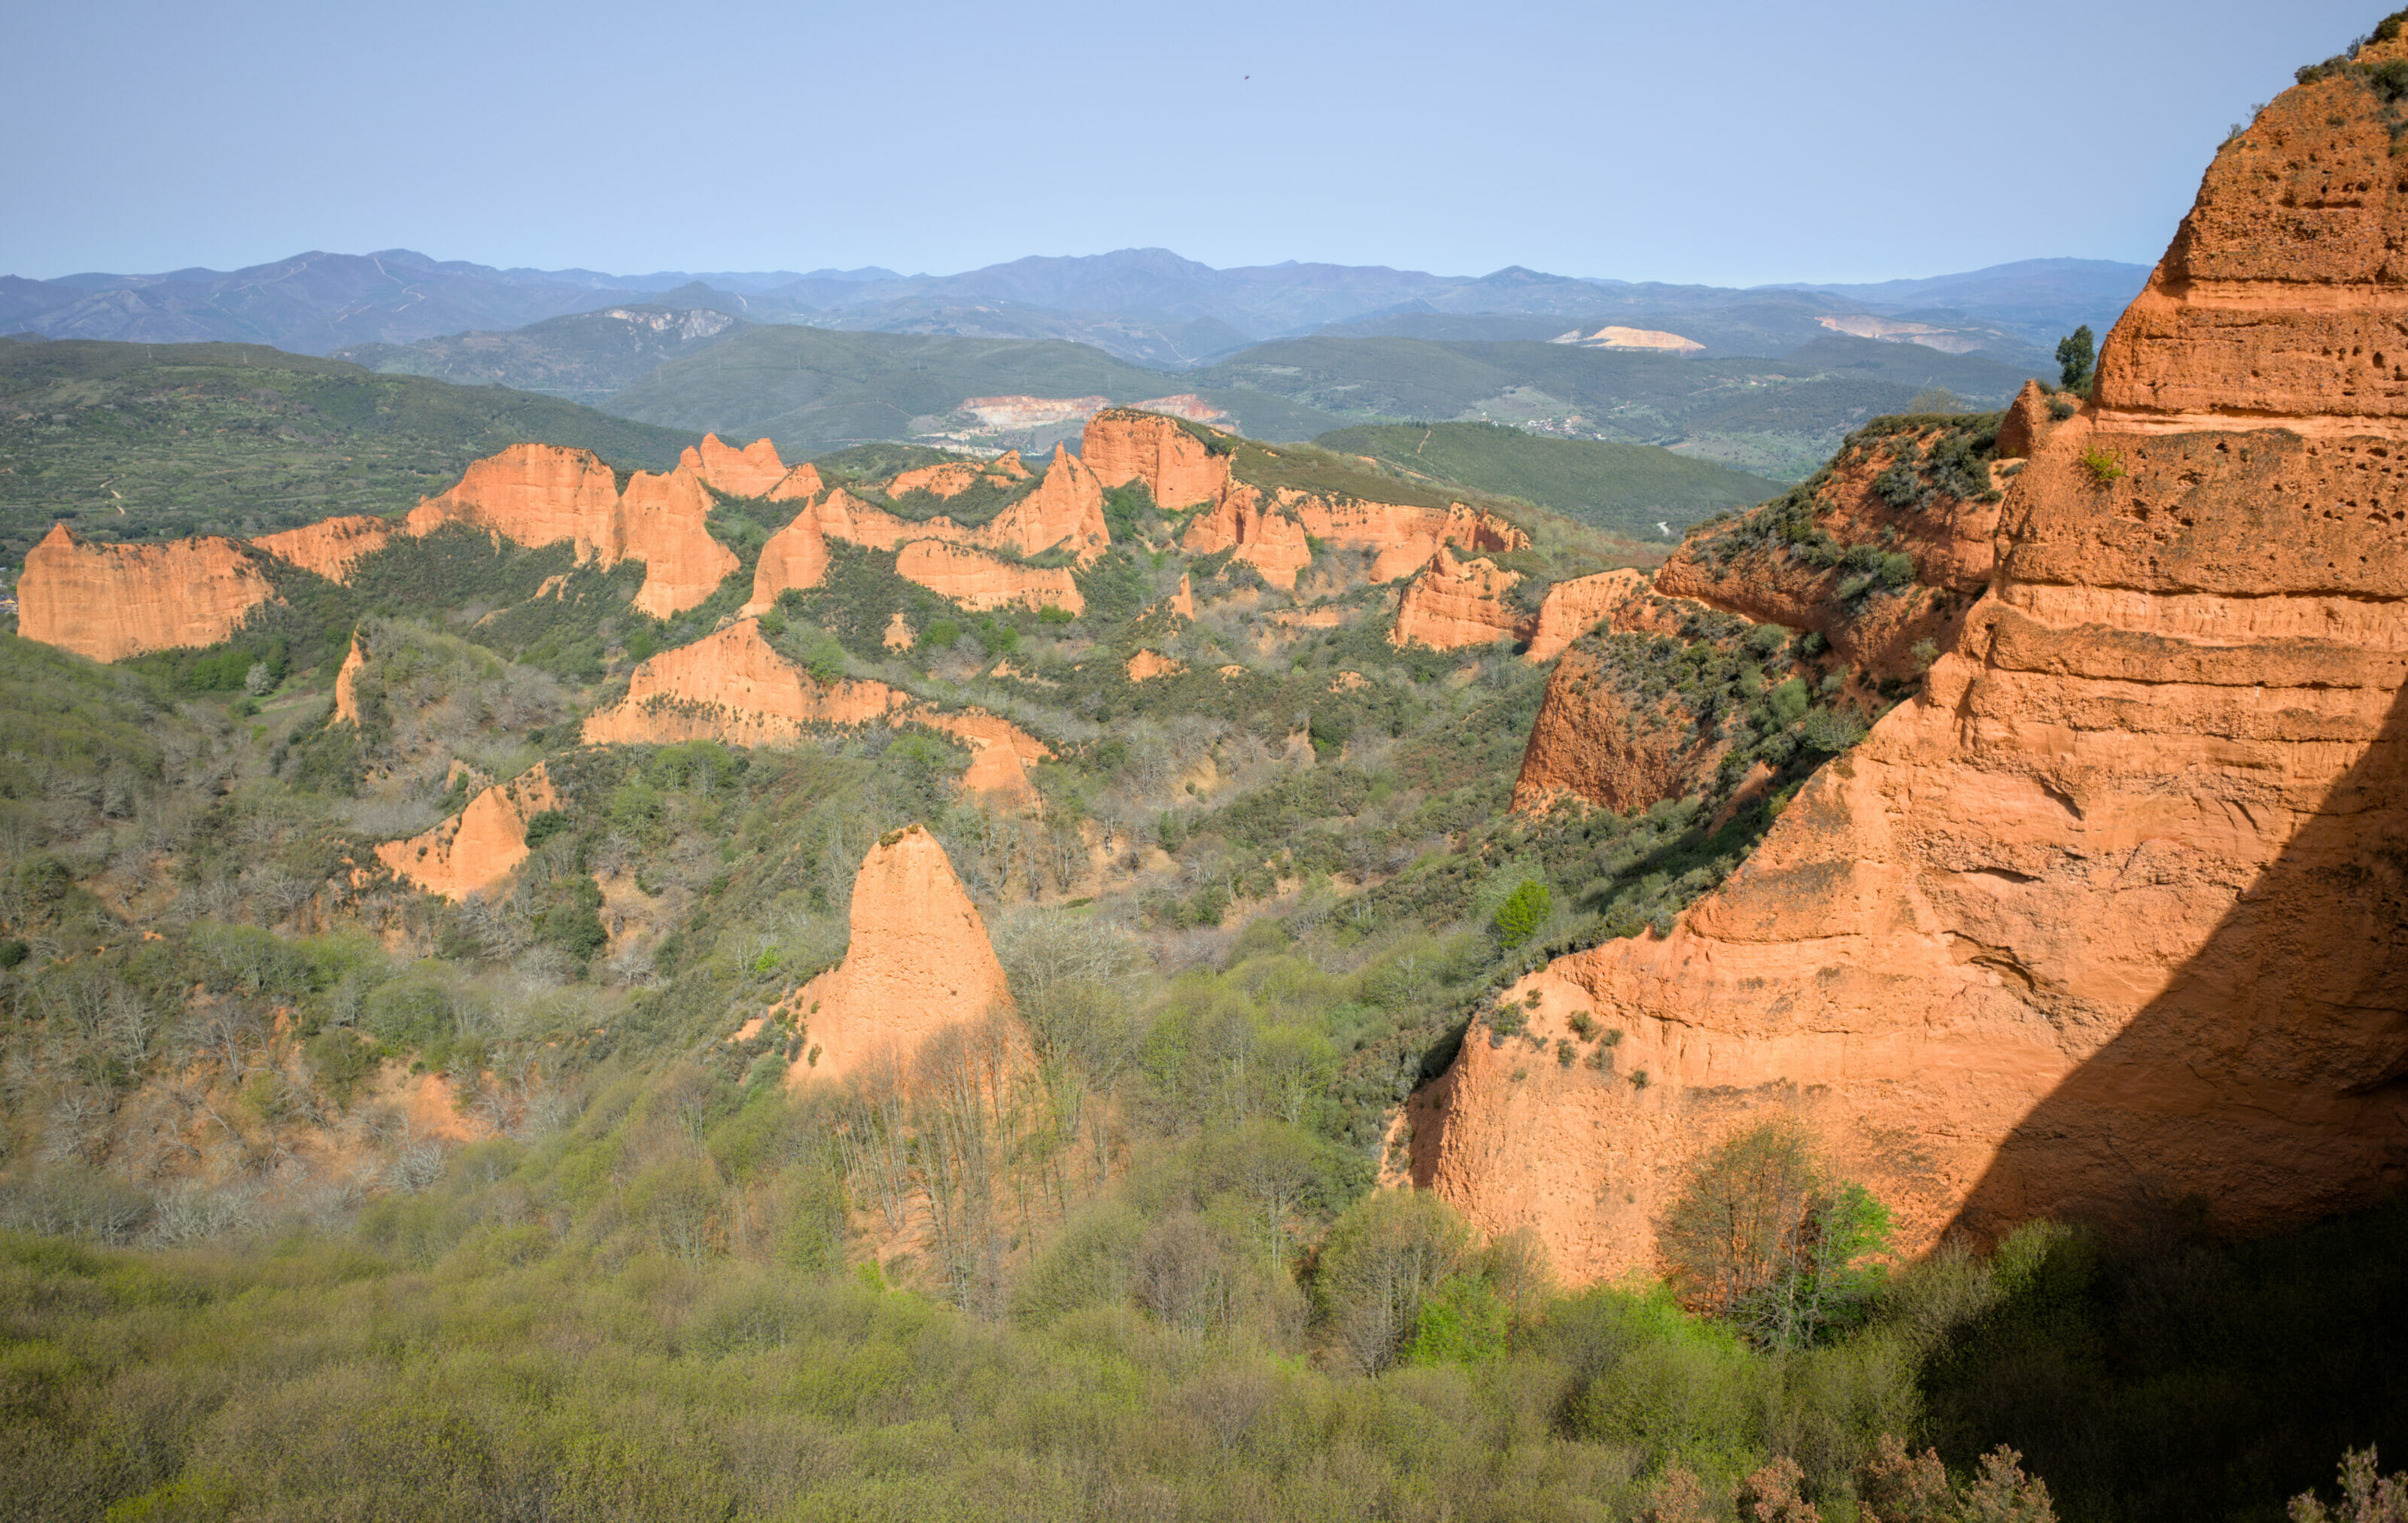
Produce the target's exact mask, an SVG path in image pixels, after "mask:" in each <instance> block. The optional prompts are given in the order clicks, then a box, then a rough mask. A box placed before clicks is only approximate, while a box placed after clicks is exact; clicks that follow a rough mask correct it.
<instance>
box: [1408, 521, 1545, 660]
mask: <svg viewBox="0 0 2408 1523" xmlns="http://www.w3.org/2000/svg"><path fill="white" fill-rule="evenodd" d="M1521 580H1522V575H1521V573H1520V572H1518V571H1503V570H1499V569H1498V567H1497V563H1496V562H1494V561H1487V560H1473V561H1459V560H1456V559H1455V556H1454V555H1453V553H1450V552H1449V551H1448V550H1447V548H1446V546H1444V545H1441V546H1439V547H1438V550H1437V552H1436V553H1433V554H1432V555H1431V556H1430V558H1429V564H1428V565H1427V566H1426V567H1424V568H1423V569H1422V574H1421V575H1419V576H1417V577H1415V578H1413V580H1412V582H1411V583H1409V584H1408V585H1407V586H1406V588H1405V596H1404V597H1403V598H1402V600H1400V601H1399V602H1398V605H1397V623H1396V626H1395V627H1394V628H1392V629H1390V630H1389V631H1388V643H1389V644H1391V645H1426V646H1428V647H1430V648H1431V649H1432V650H1438V651H1451V650H1454V649H1455V648H1456V647H1457V646H1462V645H1493V644H1495V643H1496V642H1497V641H1498V640H1500V639H1516V640H1518V639H1528V638H1529V634H1530V625H1531V620H1530V619H1529V618H1528V616H1527V615H1525V614H1524V613H1522V612H1521V611H1519V610H1518V609H1516V608H1514V607H1513V605H1512V602H1511V601H1509V599H1510V598H1511V597H1512V592H1513V588H1514V585H1515V584H1516V583H1517V582H1520V581H1521Z"/></svg>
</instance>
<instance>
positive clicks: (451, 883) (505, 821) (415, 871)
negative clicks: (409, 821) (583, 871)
mask: <svg viewBox="0 0 2408 1523" xmlns="http://www.w3.org/2000/svg"><path fill="white" fill-rule="evenodd" d="M560 805H561V799H560V795H559V793H558V792H557V791H556V790H555V789H554V788H553V787H552V775H551V774H550V773H549V772H547V771H546V770H545V769H544V768H543V766H542V764H541V763H538V764H537V765H536V767H535V768H534V769H532V770H530V771H528V772H526V773H524V774H523V775H522V776H520V777H518V778H515V779H513V780H512V781H510V782H509V783H498V784H496V785H495V786H494V787H491V788H487V789H486V790H485V791H484V792H482V793H480V794H479V795H478V796H477V797H474V798H472V799H470V800H469V801H468V807H467V808H466V809H465V810H463V811H461V812H460V813H459V815H458V816H457V817H455V818H452V819H449V820H446V821H444V822H443V823H442V824H441V825H438V826H436V827H435V828H434V829H432V830H429V831H426V832H424V833H423V834H421V835H415V836H412V837H410V838H409V840H407V841H386V842H385V843H384V844H383V845H381V846H379V847H378V848H377V849H376V853H377V860H378V861H380V862H382V863H383V864H384V865H385V866H386V867H388V868H390V869H393V873H394V877H396V878H400V879H402V880H404V881H405V882H407V883H409V884H412V885H413V886H415V887H418V888H421V889H423V890H425V891H426V892H427V893H429V894H439V895H441V896H442V897H443V898H447V899H465V898H468V897H469V896H471V895H483V894H489V893H492V892H493V891H494V890H495V889H497V888H499V887H500V886H501V885H502V884H503V883H504V882H506V881H507V880H508V879H509V875H510V874H511V873H513V872H515V871H517V870H518V866H519V864H520V863H522V862H523V861H525V860H526V855H527V843H526V830H527V822H528V821H530V820H532V819H534V818H535V817H536V816H537V815H538V814H541V813H544V812H547V811H551V810H555V809H558V808H559V807H560Z"/></svg>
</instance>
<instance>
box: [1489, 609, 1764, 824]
mask: <svg viewBox="0 0 2408 1523" xmlns="http://www.w3.org/2000/svg"><path fill="white" fill-rule="evenodd" d="M1616 675H1617V672H1616V671H1615V669H1614V668H1613V667H1612V666H1611V665H1610V664H1608V663H1606V662H1604V661H1601V660H1599V659H1598V657H1597V655H1596V654H1594V653H1593V652H1592V651H1590V650H1589V649H1588V648H1587V647H1584V646H1574V647H1572V648H1571V649H1570V650H1568V651H1566V652H1564V653H1563V655H1562V657H1561V659H1560V660H1559V661H1558V662H1557V663H1556V666H1555V670H1554V671H1552V672H1550V673H1548V675H1547V696H1546V697H1545V699H1544V700H1543V701H1542V702H1541V704H1540V705H1539V714H1538V718H1537V719H1536V720H1535V721H1534V722H1533V723H1532V725H1531V726H1530V740H1529V743H1528V744H1527V745H1526V746H1525V747H1523V750H1522V770H1521V773H1520V775H1519V776H1518V777H1516V778H1515V779H1514V783H1513V808H1514V810H1515V811H1517V812H1523V813H1528V812H1535V811H1541V810H1545V809H1547V808H1549V807H1551V806H1553V805H1554V804H1555V803H1557V802H1558V801H1560V800H1563V799H1566V798H1575V799H1585V800H1586V801H1588V802H1589V803H1592V804H1595V805H1598V806H1599V807H1600V808H1603V809H1608V810H1611V811H1613V812H1614V813H1616V814H1627V813H1630V812H1633V811H1636V810H1643V809H1646V808H1647V807H1648V806H1650V805H1652V804H1654V803H1656V802H1657V801H1658V800H1661V799H1666V798H1684V797H1688V796H1689V795H1690V794H1691V793H1693V792H1695V791H1696V790H1697V788H1698V787H1699V784H1700V783H1701V782H1703V781H1704V780H1705V779H1707V778H1710V777H1712V776H1713V771H1714V769H1715V767H1716V765H1717V764H1718V763H1720V762H1721V760H1722V758H1723V754H1724V753H1725V752H1727V751H1728V750H1729V749H1730V746H1729V742H1728V741H1727V740H1725V739H1724V737H1723V735H1722V732H1721V731H1720V730H1719V729H1718V728H1717V729H1713V730H1705V729H1701V728H1700V727H1699V726H1698V725H1697V723H1696V722H1695V721H1694V720H1693V719H1692V718H1691V716H1690V715H1689V713H1688V712H1687V711H1686V709H1685V708H1684V706H1683V705H1682V704H1681V703H1680V701H1679V700H1678V699H1677V698H1676V697H1665V698H1662V699H1659V700H1657V701H1656V702H1654V703H1648V704H1634V703H1633V701H1632V700H1631V698H1630V697H1629V695H1627V694H1625V693H1623V692H1622V691H1620V689H1619V688H1618V687H1617V685H1616V683H1615V682H1614V678H1615V676H1616Z"/></svg>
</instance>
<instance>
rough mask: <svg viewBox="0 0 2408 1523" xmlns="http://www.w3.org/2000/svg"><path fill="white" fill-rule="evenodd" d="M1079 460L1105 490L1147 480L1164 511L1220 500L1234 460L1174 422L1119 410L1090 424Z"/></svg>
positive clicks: (1137, 412)
mask: <svg viewBox="0 0 2408 1523" xmlns="http://www.w3.org/2000/svg"><path fill="white" fill-rule="evenodd" d="M1079 458H1081V459H1082V460H1084V461H1085V462H1086V463H1087V467H1088V468H1089V469H1091V470H1093V471H1094V472H1095V473H1096V476H1097V479H1098V480H1100V481H1102V482H1103V484H1104V485H1106V486H1119V485H1121V484H1122V483H1124V482H1126V481H1143V482H1145V485H1146V490H1147V491H1149V492H1151V493H1153V494H1154V502H1155V503H1156V504H1157V505H1158V506H1160V507H1162V508H1163V509H1164V510H1168V511H1171V512H1178V511H1181V510H1185V509H1189V508H1193V507H1195V506H1197V504H1198V503H1206V502H1213V501H1217V500H1218V499H1219V497H1220V496H1221V491H1222V489H1223V488H1224V487H1226V486H1227V485H1228V484H1229V461H1230V459H1231V457H1230V456H1228V455H1226V454H1214V453H1212V452H1211V450H1209V449H1207V448H1206V447H1205V444H1204V441H1203V440H1202V439H1200V438H1197V437H1196V435H1195V434H1194V432H1192V431H1191V430H1189V429H1185V428H1182V427H1180V426H1179V424H1178V423H1177V422H1176V421H1174V420H1172V419H1169V418H1165V417H1161V416H1159V415H1157V414H1154V413H1150V412H1139V411H1137V410H1135V409H1129V408H1114V409H1111V411H1109V412H1098V413H1097V414H1096V415H1095V416H1094V417H1093V418H1090V419H1089V420H1087V428H1086V432H1085V434H1084V435H1083V436H1082V438H1081V439H1080V441H1079Z"/></svg>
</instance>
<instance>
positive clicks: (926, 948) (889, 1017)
mask: <svg viewBox="0 0 2408 1523" xmlns="http://www.w3.org/2000/svg"><path fill="white" fill-rule="evenodd" d="M852 927H853V941H852V943H851V944H850V945H849V946H847V947H846V948H845V954H844V961H843V962H842V963H841V964H839V966H838V967H836V968H834V969H831V970H829V971H827V972H824V973H822V974H821V975H820V976H819V977H817V978H815V979H813V980H811V981H810V983H809V984H804V985H803V987H802V989H801V990H800V991H799V992H798V993H797V994H796V996H795V999H794V1001H793V1007H794V1009H795V1011H796V1013H797V1014H798V1015H799V1016H800V1017H801V1020H802V1023H803V1042H804V1054H803V1056H801V1057H798V1058H796V1060H795V1063H794V1065H793V1067H792V1068H790V1069H789V1070H787V1076H786V1077H787V1083H789V1084H792V1085H801V1084H804V1083H806V1082H808V1081H810V1080H811V1079H837V1080H842V1079H847V1078H851V1077H854V1076H856V1075H862V1074H867V1073H870V1072H873V1071H876V1070H885V1069H891V1070H892V1071H895V1072H896V1073H897V1074H898V1075H901V1076H905V1077H907V1078H908V1076H909V1074H910V1070H911V1065H912V1060H913V1059H914V1058H915V1057H916V1056H918V1055H919V1053H920V1052H921V1050H922V1049H923V1048H925V1046H926V1045H927V1044H928V1042H930V1041H931V1039H933V1038H935V1037H936V1036H937V1035H938V1033H939V1032H941V1031H943V1030H944V1029H945V1028H946V1027H953V1026H959V1025H963V1024H965V1023H974V1022H982V1021H984V1020H985V1019H987V1018H988V1016H990V1015H991V1014H998V1013H999V1014H1003V1015H1006V1016H1009V1015H1010V1014H1011V1011H1012V1008H1013V1007H1012V1001H1011V985H1010V984H1009V983H1008V982H1007V981H1006V980H1005V978H1004V976H1003V965H1002V964H1001V963H1000V962H998V961H996V955H995V947H994V945H993V943H992V942H990V941H988V940H987V934H986V924H985V922H983V921H982V920H981V919H980V918H979V912H978V909H977V907H976V906H974V905H972V904H971V903H970V900H969V896H968V894H966V893H964V892H963V891H962V883H961V880H960V879H959V878H958V877H956V876H954V873H953V863H952V861H951V860H950V859H948V858H947V857H946V855H945V849H944V848H943V847H942V846H940V845H939V844H938V843H937V838H936V837H934V836H932V835H930V834H929V833H928V832H927V831H926V830H925V828H924V827H922V826H916V825H915V826H910V827H908V828H906V829H902V830H897V831H896V832H894V833H893V834H891V835H887V836H883V837H881V838H880V840H879V842H878V844H877V845H875V846H873V847H871V848H870V850H869V855H867V857H865V858H864V859H863V861H862V864H861V871H860V873H859V875H858V876H856V877H855V878H854V879H853V911H852ZM1021 1041H1022V1042H1025V1037H1023V1038H1022V1039H1021Z"/></svg>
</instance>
